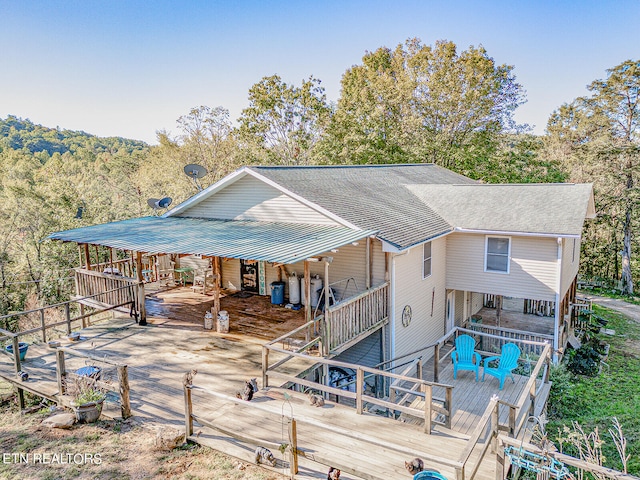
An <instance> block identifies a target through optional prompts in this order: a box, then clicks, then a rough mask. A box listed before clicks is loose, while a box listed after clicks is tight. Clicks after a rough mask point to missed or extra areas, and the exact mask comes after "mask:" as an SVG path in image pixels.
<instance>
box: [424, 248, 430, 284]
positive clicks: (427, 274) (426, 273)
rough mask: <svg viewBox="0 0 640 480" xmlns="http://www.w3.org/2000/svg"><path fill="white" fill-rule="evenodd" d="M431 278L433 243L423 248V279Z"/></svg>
mask: <svg viewBox="0 0 640 480" xmlns="http://www.w3.org/2000/svg"><path fill="white" fill-rule="evenodd" d="M430 276H431V242H427V243H425V244H424V245H423V246H422V278H427V277H430Z"/></svg>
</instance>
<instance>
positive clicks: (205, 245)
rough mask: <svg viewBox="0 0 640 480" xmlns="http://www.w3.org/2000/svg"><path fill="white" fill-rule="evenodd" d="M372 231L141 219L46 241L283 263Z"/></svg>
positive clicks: (59, 234)
mask: <svg viewBox="0 0 640 480" xmlns="http://www.w3.org/2000/svg"><path fill="white" fill-rule="evenodd" d="M374 233H375V232H374V231H367V230H353V229H351V228H347V227H336V226H330V225H308V224H299V223H298V224H290V223H275V222H274V223H272V222H250V221H238V220H210V219H198V218H181V217H169V218H162V217H142V218H132V219H130V220H123V221H120V222H112V223H105V224H101V225H93V226H90V227H82V228H76V229H73V230H66V231H63V232H56V233H52V234H51V235H49V238H50V239H53V240H62V241H65V242H77V243H89V244H96V245H105V246H107V247H113V248H119V249H123V250H134V251H141V252H149V253H180V254H184V253H186V254H196V255H205V256H211V257H226V258H244V259H251V260H263V261H267V262H273V263H283V264H288V263H296V262H299V261H300V260H304V259H307V258H309V257H312V256H315V255H320V254H323V253H325V252H328V251H330V250H331V249H333V248H339V247H342V246H343V245H347V244H349V243H352V242H355V241H357V240H360V239H362V238H365V237H367V236H369V235H373V234H374Z"/></svg>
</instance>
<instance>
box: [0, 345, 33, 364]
mask: <svg viewBox="0 0 640 480" xmlns="http://www.w3.org/2000/svg"><path fill="white" fill-rule="evenodd" d="M28 348H29V344H28V343H26V342H20V343H18V352H19V357H20V360H24V357H26V356H27V349H28ZM4 349H5V350H6V351H7V352H9V353H10V354H11V355H13V345H7V346H6V347H4Z"/></svg>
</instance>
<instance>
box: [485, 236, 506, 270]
mask: <svg viewBox="0 0 640 480" xmlns="http://www.w3.org/2000/svg"><path fill="white" fill-rule="evenodd" d="M510 258H511V238H509V237H489V236H488V237H486V242H485V256H484V271H485V272H497V273H509V263H510V262H509V260H510Z"/></svg>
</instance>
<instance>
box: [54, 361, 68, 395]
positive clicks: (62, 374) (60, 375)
mask: <svg viewBox="0 0 640 480" xmlns="http://www.w3.org/2000/svg"><path fill="white" fill-rule="evenodd" d="M56 378H57V380H58V395H59V396H60V395H64V394H65V393H66V391H67V384H66V379H67V371H66V367H65V365H64V351H63V350H56ZM58 398H59V397H58Z"/></svg>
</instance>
